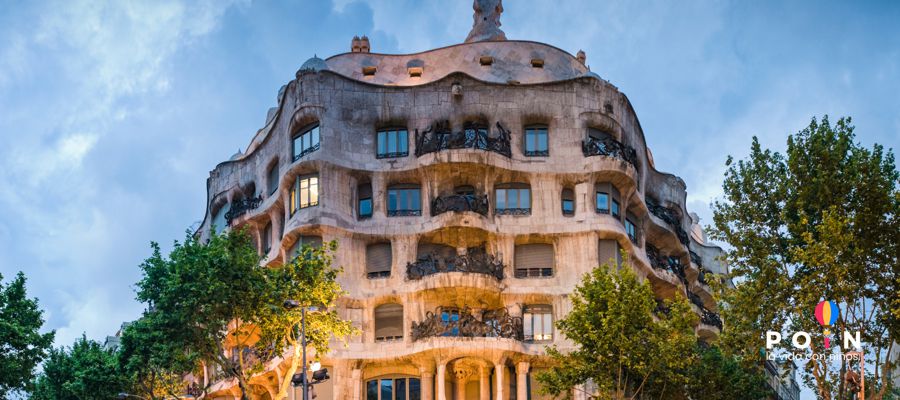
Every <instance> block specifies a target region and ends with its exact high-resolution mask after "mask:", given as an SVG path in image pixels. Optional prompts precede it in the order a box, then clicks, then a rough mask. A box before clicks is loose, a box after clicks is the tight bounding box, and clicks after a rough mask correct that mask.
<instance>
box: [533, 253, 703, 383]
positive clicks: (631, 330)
mask: <svg viewBox="0 0 900 400" xmlns="http://www.w3.org/2000/svg"><path fill="white" fill-rule="evenodd" d="M609 271H610V269H609V268H608V267H600V268H596V269H594V271H593V272H592V273H591V274H588V275H587V276H585V278H584V280H583V281H582V283H581V284H580V285H579V286H578V287H577V288H576V289H575V293H574V294H573V296H572V311H571V312H569V314H568V315H566V317H565V318H563V319H561V320H559V321H558V322H557V323H556V327H557V329H559V331H560V332H561V333H562V334H563V335H565V337H566V338H568V339H569V340H571V341H573V342H574V343H575V344H576V348H575V350H573V351H571V352H568V353H563V352H561V351H559V350H558V349H557V348H556V347H555V346H554V347H549V348H548V349H547V351H548V354H549V355H550V357H551V358H552V360H553V361H554V363H555V364H556V365H555V366H554V368H552V369H551V370H550V371H548V372H546V373H543V374H539V375H538V377H537V379H538V381H540V382H541V384H542V388H543V389H542V390H544V391H545V392H546V393H548V394H551V395H554V396H559V395H563V396H569V393H570V391H571V390H572V388H574V387H575V386H576V385H580V384H584V383H585V382H587V381H588V380H591V381H592V382H593V385H594V386H596V391H594V393H592V395H594V396H596V397H594V398H598V399H632V398H639V396H642V395H650V394H652V395H653V396H654V398H666V399H677V398H683V394H684V387H685V385H686V384H687V383H688V375H687V371H688V369H689V368H690V364H691V360H692V355H693V352H694V346H695V343H696V337H695V336H694V330H693V326H694V325H695V324H696V323H697V320H698V317H697V315H696V314H694V313H693V311H692V310H691V308H690V305H689V304H688V303H687V301H686V300H685V298H684V297H683V296H677V297H676V300H674V301H672V302H670V303H669V304H668V306H669V309H670V312H669V314H668V315H666V314H664V313H661V314H660V317H659V318H654V309H655V308H656V302H655V299H654V297H653V290H652V289H651V288H650V285H649V283H647V282H643V283H642V282H639V281H638V279H636V277H635V275H634V273H633V272H631V269H630V268H622V270H621V271H620V272H609ZM592 391H593V390H592Z"/></svg>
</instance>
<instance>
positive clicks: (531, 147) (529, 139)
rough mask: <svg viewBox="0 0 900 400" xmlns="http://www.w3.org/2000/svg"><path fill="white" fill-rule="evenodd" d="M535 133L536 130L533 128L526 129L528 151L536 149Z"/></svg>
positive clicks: (526, 148)
mask: <svg viewBox="0 0 900 400" xmlns="http://www.w3.org/2000/svg"><path fill="white" fill-rule="evenodd" d="M534 133H535V132H534V131H532V130H528V131H525V150H527V151H534V150H536V149H535V147H534V139H535V137H534V136H535V135H534Z"/></svg>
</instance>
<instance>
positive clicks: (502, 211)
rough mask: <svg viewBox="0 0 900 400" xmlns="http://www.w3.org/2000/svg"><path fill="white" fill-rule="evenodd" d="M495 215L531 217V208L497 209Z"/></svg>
mask: <svg viewBox="0 0 900 400" xmlns="http://www.w3.org/2000/svg"><path fill="white" fill-rule="evenodd" d="M494 214H497V215H530V214H531V209H530V208H496V209H494Z"/></svg>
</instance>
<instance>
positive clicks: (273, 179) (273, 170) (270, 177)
mask: <svg viewBox="0 0 900 400" xmlns="http://www.w3.org/2000/svg"><path fill="white" fill-rule="evenodd" d="M266 176H267V178H266V180H267V182H266V184H267V185H268V186H269V196H271V195H272V194H274V193H275V191H276V190H278V161H276V162H273V163H272V165H271V166H270V167H269V171H268V172H267V173H266Z"/></svg>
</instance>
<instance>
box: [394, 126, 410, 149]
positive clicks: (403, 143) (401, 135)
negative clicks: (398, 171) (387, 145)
mask: <svg viewBox="0 0 900 400" xmlns="http://www.w3.org/2000/svg"><path fill="white" fill-rule="evenodd" d="M397 142H398V143H397V144H398V147H397V148H398V151H399V152H401V153H406V152H408V151H409V150H407V146H409V143H408V142H407V137H406V129H404V130H402V131H399V132H398V137H397Z"/></svg>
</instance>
